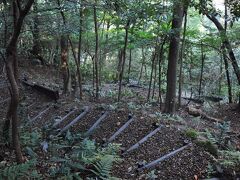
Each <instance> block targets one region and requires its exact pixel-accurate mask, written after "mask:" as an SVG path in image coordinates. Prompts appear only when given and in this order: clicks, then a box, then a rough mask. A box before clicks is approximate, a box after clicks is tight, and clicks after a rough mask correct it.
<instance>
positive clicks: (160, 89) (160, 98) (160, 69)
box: [158, 37, 166, 109]
mask: <svg viewBox="0 0 240 180" xmlns="http://www.w3.org/2000/svg"><path fill="white" fill-rule="evenodd" d="M165 43H166V37H164V39H163V42H162V44H161V48H160V50H159V61H158V71H159V76H158V84H159V87H158V96H159V97H158V99H159V103H160V109H161V107H162V67H163V62H164V61H163V60H164V59H163V55H164V52H163V47H164V44H165Z"/></svg>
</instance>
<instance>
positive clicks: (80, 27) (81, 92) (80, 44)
mask: <svg viewBox="0 0 240 180" xmlns="http://www.w3.org/2000/svg"><path fill="white" fill-rule="evenodd" d="M79 1H80V3H81V0H79ZM79 19H80V20H79V23H80V25H79V40H78V66H79V67H78V68H79V70H78V74H77V76H78V86H79V98H80V99H82V96H83V91H82V71H81V54H82V53H81V52H82V32H83V31H82V26H83V9H82V8H80V10H79Z"/></svg>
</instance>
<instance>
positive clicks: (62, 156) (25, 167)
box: [0, 128, 121, 180]
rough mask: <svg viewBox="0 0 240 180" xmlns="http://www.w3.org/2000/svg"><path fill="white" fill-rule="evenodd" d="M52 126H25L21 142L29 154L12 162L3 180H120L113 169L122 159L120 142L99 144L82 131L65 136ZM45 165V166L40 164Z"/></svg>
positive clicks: (26, 153) (0, 172)
mask: <svg viewBox="0 0 240 180" xmlns="http://www.w3.org/2000/svg"><path fill="white" fill-rule="evenodd" d="M49 132H51V131H50V129H46V128H44V129H37V128H35V129H32V130H30V129H26V128H23V129H22V133H21V137H20V139H21V143H22V145H23V149H24V152H25V156H26V162H25V163H23V164H15V163H14V164H9V165H8V166H7V167H5V168H3V167H1V168H0V169H2V168H3V170H0V179H7V180H8V179H9V180H13V179H29V178H30V179H46V178H47V179H49V178H57V179H86V178H87V179H116V178H114V177H112V175H111V170H112V168H113V165H114V163H117V162H120V161H121V159H120V157H119V156H118V151H119V147H120V145H118V144H109V145H108V146H106V147H100V146H98V145H97V144H96V143H95V142H94V141H92V140H89V139H88V138H83V136H82V135H81V134H72V133H71V132H70V131H68V132H67V133H65V134H64V135H63V136H53V135H50V134H49ZM41 165H44V166H43V167H45V168H44V169H39V168H38V167H39V166H41Z"/></svg>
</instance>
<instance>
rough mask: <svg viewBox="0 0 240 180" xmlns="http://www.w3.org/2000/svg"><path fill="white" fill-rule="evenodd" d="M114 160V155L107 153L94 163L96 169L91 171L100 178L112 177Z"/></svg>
mask: <svg viewBox="0 0 240 180" xmlns="http://www.w3.org/2000/svg"><path fill="white" fill-rule="evenodd" d="M113 162H114V156H113V155H105V156H103V157H101V159H100V161H97V162H96V163H95V164H94V165H93V166H94V170H91V171H92V172H93V173H94V174H95V175H96V176H97V177H99V178H100V179H103V180H104V179H106V180H107V179H110V177H111V170H112V166H113Z"/></svg>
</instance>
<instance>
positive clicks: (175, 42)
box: [164, 0, 184, 114]
mask: <svg viewBox="0 0 240 180" xmlns="http://www.w3.org/2000/svg"><path fill="white" fill-rule="evenodd" d="M183 13H184V3H183V1H182V0H180V1H174V7H173V18H172V32H173V34H172V36H171V39H170V46H169V54H168V69H167V94H166V102H165V109H164V112H165V113H170V114H173V113H174V112H175V101H176V100H175V98H176V73H177V72H176V71H177V59H178V55H179V40H180V32H181V26H182V21H183Z"/></svg>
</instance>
